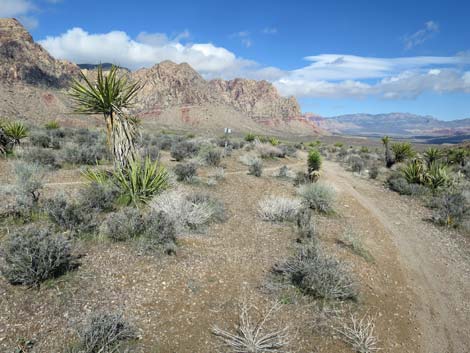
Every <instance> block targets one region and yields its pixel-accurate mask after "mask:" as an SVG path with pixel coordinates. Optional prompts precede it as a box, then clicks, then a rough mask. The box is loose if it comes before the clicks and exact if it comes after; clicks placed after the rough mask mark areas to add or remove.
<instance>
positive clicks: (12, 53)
mask: <svg viewBox="0 0 470 353" xmlns="http://www.w3.org/2000/svg"><path fill="white" fill-rule="evenodd" d="M78 72H79V68H78V66H76V65H75V64H72V63H70V62H67V61H61V60H56V59H54V58H53V57H52V56H50V55H49V53H48V52H47V51H46V50H44V48H42V47H41V46H40V45H39V44H36V43H35V42H34V41H33V38H32V37H31V35H30V34H29V33H28V31H27V30H26V29H25V28H24V27H23V26H22V25H21V24H20V23H19V22H18V21H17V20H15V19H10V18H0V81H2V82H7V83H15V82H22V83H27V84H32V85H42V86H47V87H55V88H62V87H66V86H67V85H68V83H69V81H70V78H71V77H72V76H74V75H77V74H78Z"/></svg>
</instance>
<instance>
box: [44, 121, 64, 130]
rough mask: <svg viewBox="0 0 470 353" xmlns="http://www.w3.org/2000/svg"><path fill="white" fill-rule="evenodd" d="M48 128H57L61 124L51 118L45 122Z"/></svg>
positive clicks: (45, 126)
mask: <svg viewBox="0 0 470 353" xmlns="http://www.w3.org/2000/svg"><path fill="white" fill-rule="evenodd" d="M44 128H46V130H56V129H59V128H60V124H59V122H58V121H57V120H51V121H48V122H47V123H45V124H44Z"/></svg>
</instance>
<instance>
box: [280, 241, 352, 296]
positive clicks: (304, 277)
mask: <svg viewBox="0 0 470 353" xmlns="http://www.w3.org/2000/svg"><path fill="white" fill-rule="evenodd" d="M273 271H274V273H275V274H278V275H281V276H282V277H283V278H284V279H285V280H287V281H288V282H289V283H291V284H292V285H294V286H296V287H297V288H299V289H300V290H301V291H302V292H303V293H304V294H306V295H310V296H312V297H315V298H324V299H329V300H346V299H352V300H356V299H357V297H358V292H357V288H356V284H355V282H354V281H353V279H352V278H351V276H350V274H349V272H348V271H347V270H346V269H345V267H344V265H343V264H342V263H340V262H339V261H338V260H336V259H335V258H333V257H330V256H328V255H325V254H324V253H323V251H322V250H321V249H320V248H319V247H318V246H317V245H315V244H314V243H311V244H307V245H306V246H302V247H301V248H299V250H298V251H297V253H296V254H295V255H294V256H293V257H291V258H289V259H288V260H287V261H285V262H284V263H278V264H276V265H275V266H274V268H273Z"/></svg>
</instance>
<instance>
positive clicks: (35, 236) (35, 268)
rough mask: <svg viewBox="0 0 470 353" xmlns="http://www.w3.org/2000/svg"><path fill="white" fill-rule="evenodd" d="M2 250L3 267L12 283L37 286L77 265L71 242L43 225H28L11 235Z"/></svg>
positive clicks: (6, 276)
mask: <svg viewBox="0 0 470 353" xmlns="http://www.w3.org/2000/svg"><path fill="white" fill-rule="evenodd" d="M2 253H3V254H2V257H3V265H2V267H1V268H0V270H1V272H2V274H3V276H5V278H6V279H7V280H8V281H9V282H10V283H11V284H24V285H27V286H38V285H39V284H40V283H41V282H43V281H45V280H47V279H50V278H55V277H58V276H60V275H62V274H64V273H65V272H67V271H68V270H70V269H72V268H74V267H76V266H77V262H76V257H75V256H73V255H72V245H71V243H70V241H69V240H68V239H66V238H65V237H63V236H62V235H58V234H53V233H52V232H51V231H50V230H49V229H44V228H39V229H38V228H37V227H28V228H25V229H22V230H21V229H20V230H18V231H17V232H15V233H13V234H11V235H10V236H9V237H8V239H7V240H6V241H5V243H4V245H3V249H2Z"/></svg>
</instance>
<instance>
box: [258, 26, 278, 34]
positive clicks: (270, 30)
mask: <svg viewBox="0 0 470 353" xmlns="http://www.w3.org/2000/svg"><path fill="white" fill-rule="evenodd" d="M261 32H262V33H264V34H276V33H277V28H276V27H265V28H263V30H262V31H261Z"/></svg>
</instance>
